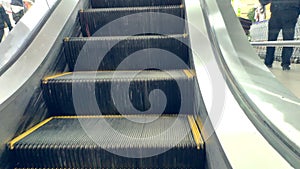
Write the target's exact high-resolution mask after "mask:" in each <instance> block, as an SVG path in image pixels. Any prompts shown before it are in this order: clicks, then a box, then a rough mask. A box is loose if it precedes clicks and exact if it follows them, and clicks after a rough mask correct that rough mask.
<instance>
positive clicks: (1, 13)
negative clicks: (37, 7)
mask: <svg viewBox="0 0 300 169" xmlns="http://www.w3.org/2000/svg"><path fill="white" fill-rule="evenodd" d="M3 3H5V7H4V4H3ZM32 3H33V2H32V1H31V0H11V1H10V2H7V1H5V2H2V1H1V0H0V42H1V41H2V38H3V36H4V29H5V27H7V28H8V29H9V31H11V30H12V28H13V27H12V23H11V20H10V18H9V15H8V14H7V11H10V12H11V13H12V18H13V21H14V23H15V24H17V23H18V22H19V20H20V19H21V18H22V16H23V15H24V12H25V10H26V9H28V8H29V7H30V5H32ZM5 8H9V9H5Z"/></svg>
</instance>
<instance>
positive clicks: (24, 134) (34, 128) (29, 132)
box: [8, 117, 53, 150]
mask: <svg viewBox="0 0 300 169" xmlns="http://www.w3.org/2000/svg"><path fill="white" fill-rule="evenodd" d="M52 119H53V117H50V118H48V119H46V120H44V121H42V122H40V123H39V124H37V125H35V126H33V127H32V128H30V129H29V130H27V131H26V132H24V133H22V134H21V135H19V136H18V137H16V138H14V139H12V140H11V141H10V142H9V143H8V146H9V149H11V150H13V149H14V144H15V143H16V142H18V141H20V140H22V139H23V138H25V137H26V136H28V135H29V134H31V133H32V132H34V131H35V130H37V129H38V128H40V127H42V126H43V125H45V124H46V123H48V122H49V121H51V120H52Z"/></svg>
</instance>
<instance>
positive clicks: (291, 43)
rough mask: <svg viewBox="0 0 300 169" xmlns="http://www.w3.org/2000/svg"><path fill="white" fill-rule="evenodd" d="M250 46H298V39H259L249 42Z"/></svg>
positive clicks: (299, 41)
mask: <svg viewBox="0 0 300 169" xmlns="http://www.w3.org/2000/svg"><path fill="white" fill-rule="evenodd" d="M250 44H251V45H252V46H270V47H274V46H280V47H299V46H300V40H284V41H260V42H250Z"/></svg>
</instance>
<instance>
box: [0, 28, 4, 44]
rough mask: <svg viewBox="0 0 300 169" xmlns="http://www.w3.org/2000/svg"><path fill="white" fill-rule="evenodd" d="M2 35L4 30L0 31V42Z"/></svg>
mask: <svg viewBox="0 0 300 169" xmlns="http://www.w3.org/2000/svg"><path fill="white" fill-rule="evenodd" d="M3 35H4V29H0V42H1V41H2V38H3Z"/></svg>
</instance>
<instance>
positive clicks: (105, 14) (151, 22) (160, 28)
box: [79, 5, 185, 36]
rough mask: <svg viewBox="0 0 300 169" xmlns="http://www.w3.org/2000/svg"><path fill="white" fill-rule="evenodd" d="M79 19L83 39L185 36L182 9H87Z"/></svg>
mask: <svg viewBox="0 0 300 169" xmlns="http://www.w3.org/2000/svg"><path fill="white" fill-rule="evenodd" d="M79 18H80V25H81V30H82V35H83V36H132V35H136V34H153V33H156V34H158V33H159V34H164V35H165V34H183V33H184V30H185V20H184V19H185V11H184V7H183V5H176V6H159V7H128V8H98V9H86V10H80V11H79ZM166 23H168V24H166ZM120 30H121V31H120Z"/></svg>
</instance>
